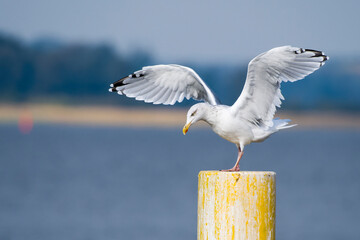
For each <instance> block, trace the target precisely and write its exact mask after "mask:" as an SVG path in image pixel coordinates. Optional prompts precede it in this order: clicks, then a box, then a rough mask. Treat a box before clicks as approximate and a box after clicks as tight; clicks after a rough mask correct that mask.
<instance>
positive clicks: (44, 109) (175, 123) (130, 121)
mask: <svg viewBox="0 0 360 240" xmlns="http://www.w3.org/2000/svg"><path fill="white" fill-rule="evenodd" d="M187 110H188V109H187V108H186V109H185V108H180V109H179V108H175V109H173V108H168V107H163V106H160V107H158V108H157V107H156V108H121V107H111V106H68V105H57V104H5V103H2V104H0V124H4V123H17V122H21V121H24V120H25V121H30V122H33V123H35V124H36V123H55V124H74V125H94V126H101V125H102V126H144V127H181V126H183V125H184V123H185V121H186V112H187ZM275 117H278V118H283V119H287V118H289V119H291V120H292V122H291V123H293V124H298V126H299V127H317V128H328V127H336V128H341V127H346V128H360V113H349V112H328V111H317V112H314V111H311V112H303V111H299V112H295V111H286V112H285V111H280V112H279V113H277V114H276V115H275ZM200 125H201V124H200Z"/></svg>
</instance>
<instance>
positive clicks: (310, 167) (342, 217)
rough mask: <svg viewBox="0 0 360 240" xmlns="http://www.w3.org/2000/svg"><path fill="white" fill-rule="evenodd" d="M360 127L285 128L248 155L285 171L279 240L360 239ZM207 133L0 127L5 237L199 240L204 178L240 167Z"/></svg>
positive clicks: (0, 227)
mask: <svg viewBox="0 0 360 240" xmlns="http://www.w3.org/2000/svg"><path fill="white" fill-rule="evenodd" d="M359 143H360V129H310V128H309V129H301V128H297V129H296V128H295V129H291V130H284V131H281V132H279V133H276V134H274V135H273V136H272V137H270V138H269V139H268V140H266V141H265V142H263V143H261V144H258V143H255V144H252V145H250V146H247V147H246V148H245V154H244V157H243V159H242V161H241V164H240V166H241V168H242V170H259V171H260V170H271V171H275V172H276V173H277V210H276V211H277V219H276V224H277V225H276V238H277V239H280V240H281V239H284V240H287V239H293V240H297V239H298V240H303V239H327V240H336V239H347V240H349V239H354V240H355V239H360V231H359V229H358V228H359V226H360V218H359V216H360V205H359V202H360V147H359ZM236 156H237V150H236V147H235V145H234V144H232V143H229V142H227V141H226V140H223V139H221V138H219V137H218V136H216V135H215V134H214V133H213V132H212V131H211V130H210V129H208V128H196V127H193V128H191V129H190V131H189V133H188V135H187V136H183V135H182V132H181V129H180V128H168V129H164V128H123V127H83V126H81V127H80V126H71V125H46V124H38V125H35V127H34V129H33V130H32V132H31V133H30V134H25V135H24V134H21V133H20V132H19V130H18V128H17V126H16V125H13V124H2V125H0V239H1V240H20V239H21V240H23V239H26V240H42V239H43V240H60V239H61V240H63V239H66V240H78V239H79V240H80V239H81V240H82V239H86V240H99V239H101V240H107V239H109V240H110V239H117V240H119V239H124V240H129V239H130V240H131V239H150V240H168V239H172V240H189V239H196V218H197V212H196V211H197V174H198V172H199V171H200V170H212V169H216V170H217V169H225V168H230V167H232V166H233V164H234V162H235V159H236Z"/></svg>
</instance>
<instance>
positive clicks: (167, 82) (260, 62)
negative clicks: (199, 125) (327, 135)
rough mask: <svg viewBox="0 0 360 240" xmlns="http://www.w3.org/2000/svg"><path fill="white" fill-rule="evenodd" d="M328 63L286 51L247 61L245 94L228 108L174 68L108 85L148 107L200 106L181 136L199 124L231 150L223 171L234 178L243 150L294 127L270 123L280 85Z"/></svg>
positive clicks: (307, 52) (147, 70)
mask: <svg viewBox="0 0 360 240" xmlns="http://www.w3.org/2000/svg"><path fill="white" fill-rule="evenodd" d="M328 59H329V57H327V56H326V55H325V54H324V53H323V52H321V51H317V50H312V49H304V48H298V47H291V46H282V47H276V48H273V49H271V50H269V51H267V52H264V53H262V54H260V55H258V56H257V57H255V58H254V59H252V60H251V61H250V63H249V65H248V71H247V77H246V81H245V85H244V88H243V90H242V92H241V94H240V96H239V98H238V99H237V100H236V101H235V103H234V104H233V105H232V106H227V105H223V104H221V103H220V101H219V100H218V98H217V97H216V96H215V95H214V93H213V92H212V91H211V90H210V88H209V87H208V86H207V85H206V83H205V82H204V81H203V80H202V79H201V78H200V77H199V75H198V74H197V73H196V72H195V71H194V70H193V69H191V68H189V67H185V66H181V65H176V64H169V65H154V66H147V67H143V68H142V69H141V70H139V71H136V72H134V73H132V74H130V75H129V76H127V77H124V78H122V79H120V80H118V81H116V82H114V83H113V84H110V89H109V91H110V92H117V93H118V94H120V95H125V96H127V97H130V98H135V99H136V100H142V101H145V102H147V103H153V104H164V105H174V104H175V103H176V102H182V101H183V100H184V98H186V99H190V98H193V99H195V100H199V101H202V102H200V103H197V104H195V105H193V106H192V107H190V109H189V111H188V112H187V120H186V124H185V126H184V128H183V133H184V135H185V134H186V133H187V131H188V130H189V128H190V126H191V125H192V124H194V123H196V122H198V121H201V120H202V121H205V122H206V123H208V124H209V125H210V127H211V128H212V130H213V131H214V132H215V133H217V134H218V135H219V136H221V137H222V138H224V139H226V140H228V141H230V142H232V143H234V144H236V146H237V149H238V157H237V159H236V163H235V165H234V167H232V168H230V169H227V170H222V171H229V172H234V171H240V167H239V162H240V159H241V157H242V156H243V154H244V147H245V146H246V145H248V144H250V143H252V142H262V141H264V140H265V139H267V138H268V137H269V136H270V135H271V134H273V133H275V132H277V131H279V130H281V129H285V128H290V127H293V126H295V125H288V123H289V122H290V121H291V120H290V119H278V118H276V119H273V117H274V114H275V111H276V108H277V107H278V108H279V107H280V105H281V100H284V97H283V95H282V94H281V91H280V85H281V83H282V82H287V81H290V82H294V81H297V80H301V79H303V78H304V77H306V76H307V75H309V74H310V73H312V72H314V71H315V70H317V69H319V68H320V67H321V66H323V65H324V64H325V61H326V60H328Z"/></svg>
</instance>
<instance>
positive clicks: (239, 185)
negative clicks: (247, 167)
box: [197, 171, 276, 240]
mask: <svg viewBox="0 0 360 240" xmlns="http://www.w3.org/2000/svg"><path fill="white" fill-rule="evenodd" d="M275 191H276V188H275V173H274V172H219V171H201V172H200V173H199V189H198V229H197V239H198V240H215V239H216V240H233V239H234V240H235V239H236V240H240V239H241V240H245V239H247V240H249V239H250V240H256V239H259V240H260V239H266V240H274V239H275Z"/></svg>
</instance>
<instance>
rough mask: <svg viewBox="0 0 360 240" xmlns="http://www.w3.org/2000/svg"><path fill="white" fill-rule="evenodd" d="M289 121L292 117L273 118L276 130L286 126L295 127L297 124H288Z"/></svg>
mask: <svg viewBox="0 0 360 240" xmlns="http://www.w3.org/2000/svg"><path fill="white" fill-rule="evenodd" d="M289 122H291V120H290V119H279V118H276V119H273V123H274V125H273V128H274V129H276V130H281V129H285V128H291V127H295V126H296V125H297V124H292V125H288V124H289Z"/></svg>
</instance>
